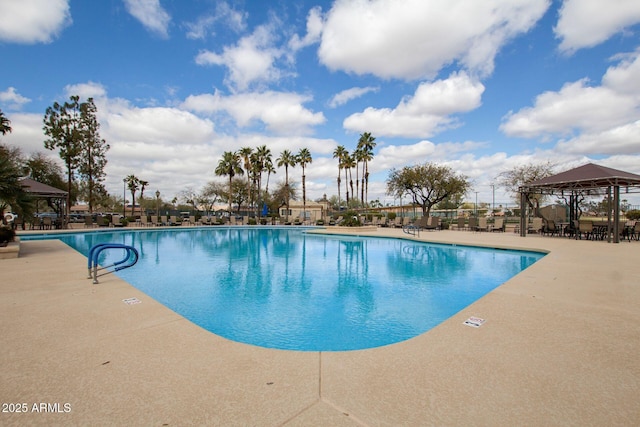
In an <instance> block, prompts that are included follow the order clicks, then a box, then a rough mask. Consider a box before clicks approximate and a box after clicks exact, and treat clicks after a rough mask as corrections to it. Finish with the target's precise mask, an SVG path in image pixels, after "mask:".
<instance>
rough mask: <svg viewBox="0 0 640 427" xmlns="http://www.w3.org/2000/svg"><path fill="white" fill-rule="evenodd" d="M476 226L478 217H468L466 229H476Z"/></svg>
mask: <svg viewBox="0 0 640 427" xmlns="http://www.w3.org/2000/svg"><path fill="white" fill-rule="evenodd" d="M476 228H478V218H476V217H475V216H472V217H470V218H469V225H468V227H467V230H471V231H476Z"/></svg>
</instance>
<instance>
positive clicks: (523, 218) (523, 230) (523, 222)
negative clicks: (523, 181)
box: [520, 189, 527, 237]
mask: <svg viewBox="0 0 640 427" xmlns="http://www.w3.org/2000/svg"><path fill="white" fill-rule="evenodd" d="M526 197H527V196H526V194H525V192H524V190H523V189H520V237H527V214H526V206H527V203H526Z"/></svg>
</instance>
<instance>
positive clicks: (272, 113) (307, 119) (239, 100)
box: [183, 91, 325, 135]
mask: <svg viewBox="0 0 640 427" xmlns="http://www.w3.org/2000/svg"><path fill="white" fill-rule="evenodd" d="M310 100H311V98H310V97H308V96H303V95H299V94H296V93H285V92H273V91H267V92H261V93H243V94H234V95H230V96H223V95H220V94H219V93H218V92H216V93H215V94H203V95H192V96H189V97H188V98H187V99H185V102H184V103H183V108H186V109H189V110H191V111H195V112H199V113H207V114H213V113H217V112H226V113H228V114H229V115H231V117H233V119H234V120H235V122H236V123H237V124H238V126H240V127H249V126H251V125H252V124H254V122H255V121H260V122H262V123H264V125H266V127H267V129H269V130H270V131H272V132H275V133H277V134H293V135H296V134H307V133H309V132H310V129H309V128H310V127H311V126H315V125H318V124H321V123H324V122H325V117H324V115H323V114H322V113H313V112H312V111H310V110H308V109H307V108H304V107H303V104H304V103H305V102H308V101H310Z"/></svg>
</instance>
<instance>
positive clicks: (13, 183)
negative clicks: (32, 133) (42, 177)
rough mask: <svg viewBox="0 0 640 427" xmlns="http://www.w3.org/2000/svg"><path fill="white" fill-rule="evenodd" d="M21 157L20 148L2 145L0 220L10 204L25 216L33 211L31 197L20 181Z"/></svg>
mask: <svg viewBox="0 0 640 427" xmlns="http://www.w3.org/2000/svg"><path fill="white" fill-rule="evenodd" d="M20 157H21V156H20V150H18V149H11V148H8V147H6V146H4V145H0V221H4V211H5V210H6V209H7V208H8V207H9V206H11V208H12V210H13V211H15V212H17V213H18V214H19V215H22V217H23V218H27V217H28V216H30V215H31V213H32V212H33V208H32V201H31V198H30V197H29V194H28V193H27V192H26V191H25V190H24V188H23V187H22V185H21V183H20V178H21V177H22V171H21V168H20V163H19V160H18V159H19V158H20Z"/></svg>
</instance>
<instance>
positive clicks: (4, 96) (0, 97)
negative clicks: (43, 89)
mask: <svg viewBox="0 0 640 427" xmlns="http://www.w3.org/2000/svg"><path fill="white" fill-rule="evenodd" d="M29 102H31V100H30V99H29V98H27V97H24V96H22V95H20V94H19V93H18V92H16V88H14V87H8V88H7V90H5V91H4V92H0V103H2V104H5V105H8V108H9V109H11V110H19V109H21V108H22V106H23V105H24V104H27V103H29Z"/></svg>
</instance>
